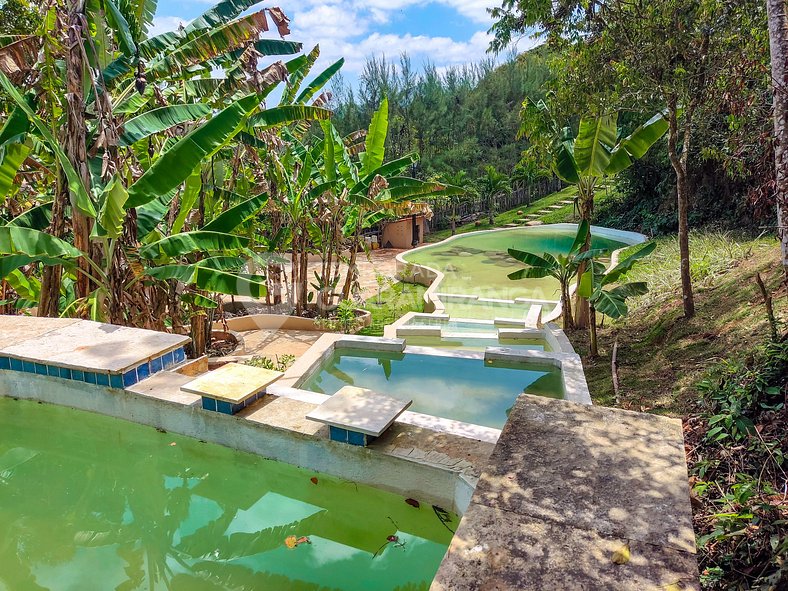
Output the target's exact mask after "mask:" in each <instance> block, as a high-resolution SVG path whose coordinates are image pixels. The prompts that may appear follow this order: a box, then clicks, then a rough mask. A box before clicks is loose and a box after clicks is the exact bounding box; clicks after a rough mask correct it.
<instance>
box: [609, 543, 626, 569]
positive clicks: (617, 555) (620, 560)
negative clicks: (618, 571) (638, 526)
mask: <svg viewBox="0 0 788 591" xmlns="http://www.w3.org/2000/svg"><path fill="white" fill-rule="evenodd" d="M611 560H612V561H613V562H614V563H615V564H626V563H627V562H629V543H626V544H624V545H623V546H621V548H619V549H618V550H616V551H615V552H613V556H612V558H611Z"/></svg>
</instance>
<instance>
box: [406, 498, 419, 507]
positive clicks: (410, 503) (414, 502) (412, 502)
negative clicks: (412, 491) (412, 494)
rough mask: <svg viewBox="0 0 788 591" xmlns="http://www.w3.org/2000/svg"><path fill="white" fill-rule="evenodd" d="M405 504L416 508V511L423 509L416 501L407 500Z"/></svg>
mask: <svg viewBox="0 0 788 591" xmlns="http://www.w3.org/2000/svg"><path fill="white" fill-rule="evenodd" d="M405 502H406V503H407V504H408V505H410V506H411V507H416V509H418V508H419V507H421V504H420V503H419V502H418V501H417V500H416V499H405Z"/></svg>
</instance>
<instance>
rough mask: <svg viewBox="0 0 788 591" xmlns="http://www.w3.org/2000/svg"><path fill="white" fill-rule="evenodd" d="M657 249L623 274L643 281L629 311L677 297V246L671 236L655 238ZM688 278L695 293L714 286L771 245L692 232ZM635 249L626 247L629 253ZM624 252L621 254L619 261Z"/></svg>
mask: <svg viewBox="0 0 788 591" xmlns="http://www.w3.org/2000/svg"><path fill="white" fill-rule="evenodd" d="M656 242H657V249H656V250H655V251H654V253H652V254H651V256H649V257H646V258H645V259H643V260H642V261H640V262H639V263H638V264H637V265H635V267H634V268H633V269H632V270H631V271H630V272H629V273H628V274H627V280H629V281H645V282H646V283H647V284H648V288H649V291H648V293H647V294H645V295H643V296H640V297H638V298H636V299H633V300H632V301H631V306H630V308H631V309H632V310H637V309H639V308H642V307H646V306H651V305H653V304H655V303H660V302H662V301H664V300H667V299H672V298H676V297H677V294H680V293H681V274H680V261H681V257H680V255H679V243H678V238H677V237H675V236H670V237H663V238H657V239H656ZM689 242H690V274H691V276H692V286H693V288H695V289H696V290H699V289H700V290H702V289H708V288H711V287H713V286H714V284H715V283H716V282H717V281H718V279H719V277H720V276H722V275H724V274H725V273H726V272H728V271H729V270H730V269H732V268H733V267H735V266H736V265H737V264H738V263H739V261H741V260H742V259H745V258H747V257H749V256H751V255H752V254H753V252H754V251H755V250H757V249H759V248H763V247H766V246H768V245H770V244H773V240H771V239H770V238H762V237H759V238H743V237H737V236H735V235H733V234H732V233H730V232H721V231H703V230H698V231H693V232H691V233H690V237H689ZM637 248H638V247H637V246H635V247H630V248H629V249H627V251H632V250H635V249H637ZM626 254H627V252H624V253H622V258H623V257H624V256H626Z"/></svg>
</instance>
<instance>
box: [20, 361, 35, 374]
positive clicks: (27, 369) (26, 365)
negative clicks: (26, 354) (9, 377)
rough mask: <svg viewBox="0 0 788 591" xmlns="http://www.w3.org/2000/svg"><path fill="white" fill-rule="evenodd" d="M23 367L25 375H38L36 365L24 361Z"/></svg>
mask: <svg viewBox="0 0 788 591" xmlns="http://www.w3.org/2000/svg"><path fill="white" fill-rule="evenodd" d="M22 367H23V368H24V369H22V371H24V372H25V373H36V364H35V363H33V362H32V361H23V362H22Z"/></svg>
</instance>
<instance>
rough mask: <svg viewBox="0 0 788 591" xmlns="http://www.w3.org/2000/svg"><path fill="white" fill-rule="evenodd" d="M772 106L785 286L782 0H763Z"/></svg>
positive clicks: (786, 97) (787, 63)
mask: <svg viewBox="0 0 788 591" xmlns="http://www.w3.org/2000/svg"><path fill="white" fill-rule="evenodd" d="M766 13H767V15H768V18H769V51H770V53H771V63H772V85H773V88H774V90H773V96H774V98H773V101H772V104H773V108H774V139H775V142H774V167H775V173H776V175H775V179H776V183H775V200H776V202H777V235H778V237H779V238H780V247H781V252H782V265H783V275H784V281H785V283H786V285H788V14H787V13H786V5H785V0H766Z"/></svg>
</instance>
